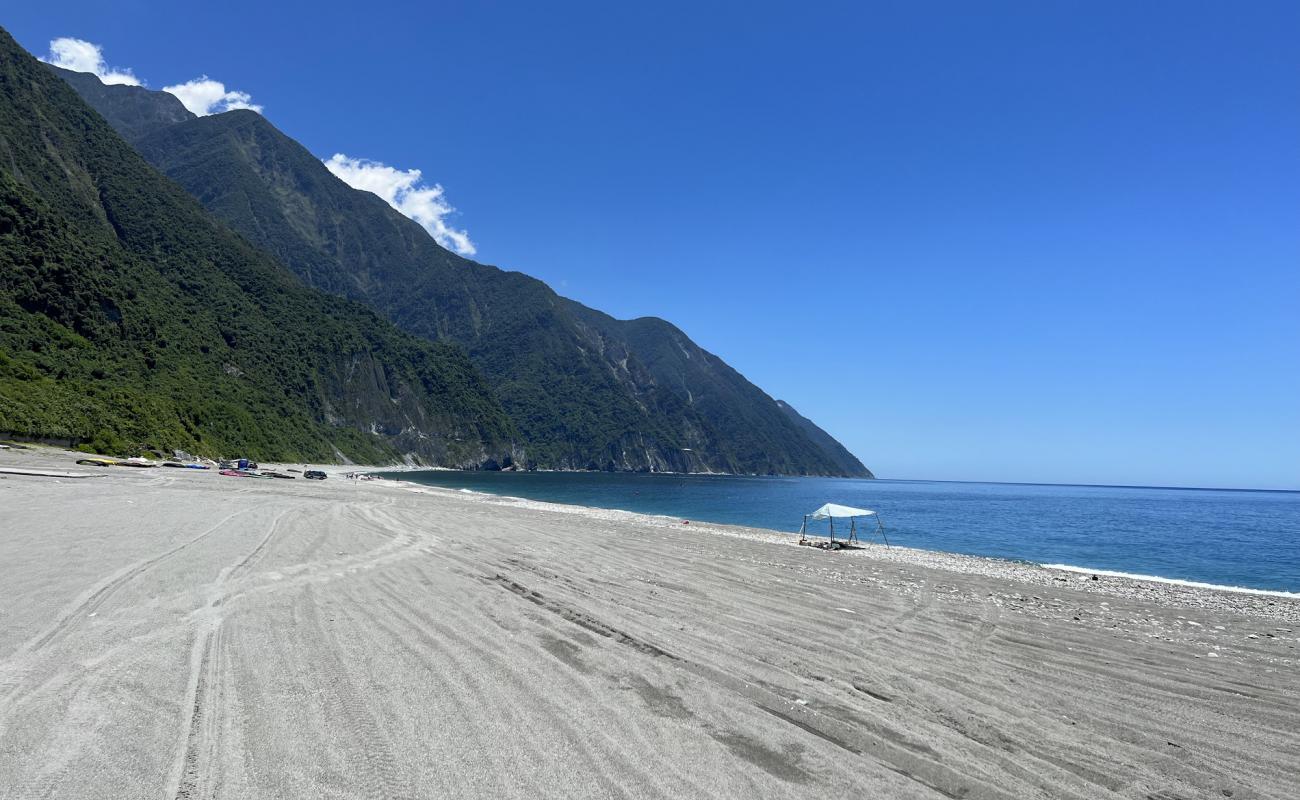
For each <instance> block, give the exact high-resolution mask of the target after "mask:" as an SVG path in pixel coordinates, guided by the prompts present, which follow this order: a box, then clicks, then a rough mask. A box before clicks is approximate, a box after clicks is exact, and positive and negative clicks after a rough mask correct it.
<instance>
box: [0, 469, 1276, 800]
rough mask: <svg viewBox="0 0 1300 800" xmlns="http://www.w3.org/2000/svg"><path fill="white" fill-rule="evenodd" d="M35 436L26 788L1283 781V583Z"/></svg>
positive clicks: (3, 773)
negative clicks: (778, 528) (1258, 585)
mask: <svg viewBox="0 0 1300 800" xmlns="http://www.w3.org/2000/svg"><path fill="white" fill-rule="evenodd" d="M70 460H71V459H70V457H69V456H67V455H60V454H59V453H57V452H49V453H36V454H23V455H11V454H8V453H7V451H6V453H5V454H4V455H0V466H19V467H29V468H31V469H32V470H33V471H56V470H58V471H63V470H64V469H65V468H66V470H67V471H70V472H78V473H84V474H98V475H101V478H100V479H99V480H93V481H91V480H69V479H66V478H62V477H52V476H51V477H41V476H34V475H18V474H12V473H0V497H3V515H4V524H3V525H0V622H3V624H0V736H3V740H4V742H5V744H6V746H5V747H0V786H17V787H21V789H23V790H26V792H27V793H28V794H31V795H33V796H53V795H58V796H67V797H73V796H87V794H88V792H90V793H93V794H95V795H96V796H104V797H140V796H166V797H175V796H182V795H184V796H205V797H213V798H217V799H219V800H227V799H231V800H233V798H239V797H270V796H293V797H314V796H320V795H321V794H322V793H325V794H331V795H334V796H339V797H411V798H426V797H428V798H434V797H464V796H492V797H501V798H504V799H505V800H515V799H516V798H518V799H519V800H523V798H533V797H546V796H566V797H575V798H591V800H595V798H605V797H610V796H620V795H636V796H639V797H653V798H665V800H666V799H667V798H674V800H676V798H692V800H693V799H694V798H699V800H704V799H705V798H714V797H746V798H749V797H753V798H772V799H773V800H776V798H781V799H782V800H785V798H798V799H800V800H802V799H803V798H807V800H813V799H814V798H817V799H818V800H820V798H825V797H858V796H872V797H907V798H918V799H919V800H945V798H952V797H970V798H989V799H990V800H1012V798H1021V797H1051V798H1054V799H1055V798H1061V800H1091V798H1095V797H1099V796H1116V797H1125V798H1134V799H1135V800H1136V799H1137V798H1146V797H1209V796H1215V797H1218V796H1225V797H1226V796H1233V797H1254V798H1278V800H1282V798H1287V797H1289V796H1290V794H1291V793H1292V792H1293V789H1294V787H1295V786H1296V785H1297V784H1298V783H1300V761H1298V760H1297V759H1296V757H1295V756H1296V753H1297V751H1296V742H1295V737H1294V731H1295V730H1296V729H1297V726H1300V691H1298V690H1297V688H1296V687H1297V686H1300V633H1298V631H1300V624H1297V623H1296V622H1295V621H1294V620H1295V619H1297V618H1298V617H1300V602H1296V601H1292V600H1289V599H1281V598H1265V597H1260V596H1254V595H1243V594H1233V593H1228V592H1219V591H1210V590H1205V589H1196V588H1192V587H1178V586H1172V585H1167V584H1156V583H1143V582H1140V581H1131V580H1127V579H1123V578H1100V579H1099V580H1097V581H1093V580H1091V576H1090V575H1072V574H1069V573H1063V572H1060V571H1055V570H1050V569H1047V568H1043V567H1037V566H1033V565H1028V564H1021V563H1017V562H1003V561H995V560H992V559H983V558H978V557H971V556H955V555H948V554H942V553H934V552H930V551H923V550H913V549H910V548H901V547H894V548H890V549H888V550H886V549H885V548H884V547H883V546H882V545H871V546H867V547H865V548H864V549H862V550H853V551H839V552H836V553H829V552H825V551H822V550H818V549H815V548H808V547H800V546H798V545H795V544H793V543H792V542H793V539H794V537H793V536H792V535H791V534H781V533H775V532H771V531H765V530H762V529H753V528H743V527H737V526H723V525H709V524H698V523H694V522H692V523H691V524H690V525H683V524H681V520H679V519H676V518H671V517H654V516H648V515H642V514H635V513H631V512H626V511H609V510H597V509H590V508H586V507H582V506H569V505H561V504H555V503H543V502H539V501H530V500H518V499H511V498H505V497H502V496H499V495H489V494H483V493H476V492H467V491H460V490H456V489H445V488H436V487H427V486H422V485H419V484H414V483H411V482H409V481H403V480H400V479H397V480H394V479H392V478H389V479H376V480H371V481H350V480H346V479H344V478H343V476H344V475H346V474H347V473H349V472H356V471H358V470H357V468H356V466H355V465H343V466H340V465H326V467H325V471H326V472H327V473H328V474H329V476H330V479H329V480H326V481H306V480H282V481H277V480H247V479H243V480H241V479H236V478H230V477H222V476H219V475H217V474H214V473H212V472H210V471H200V470H180V469H176V470H167V469H127V468H119V467H111V468H102V469H101V468H84V469H82V468H74V467H72V466H70V465H69V463H70ZM294 466H301V465H294ZM86 787H91V789H90V790H87V788H86ZM0 793H3V792H2V791H0Z"/></svg>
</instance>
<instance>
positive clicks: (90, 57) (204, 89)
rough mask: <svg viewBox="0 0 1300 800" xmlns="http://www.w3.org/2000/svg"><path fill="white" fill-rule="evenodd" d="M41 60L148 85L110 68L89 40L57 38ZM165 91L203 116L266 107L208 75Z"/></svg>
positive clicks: (114, 81)
mask: <svg viewBox="0 0 1300 800" xmlns="http://www.w3.org/2000/svg"><path fill="white" fill-rule="evenodd" d="M41 60H42V61H44V62H46V63H47V64H53V65H54V66H56V67H63V68H64V69H70V70H72V71H74V72H89V73H92V74H94V75H95V76H96V77H98V78H99V79H100V80H101V81H103V82H104V83H106V84H110V85H111V84H125V85H127V86H143V85H144V81H142V80H140V79H139V78H137V77H136V76H135V73H133V72H131V70H130V69H127V68H124V67H123V68H116V67H115V68H110V67H109V66H108V65H107V64H105V63H104V48H102V47H100V46H99V45H97V44H95V43H93V42H88V41H86V40H85V39H74V38H72V37H70V36H64V37H61V38H58V39H55V40H54V41H52V42H50V54H49V56H47V57H46V58H43V59H41ZM163 91H164V92H171V93H172V94H174V95H176V97H177V98H179V99H180V101H181V103H182V104H184V106H185V107H186V108H188V109H189V110H190V111H191V112H192V113H194V114H197V115H199V116H200V117H206V116H207V115H209V114H217V113H220V112H222V111H231V110H233V109H236V108H246V109H249V110H250V111H256V112H257V113H259V114H261V113H262V107H261V106H260V105H257V104H255V103H254V102H253V98H252V96H250V95H249V94H248V92H237V91H235V90H233V89H231V90H229V91H227V90H226V85H225V84H224V83H222V82H221V81H214V80H212V79H211V78H209V77H208V76H207V75H203V76H201V77H198V78H195V79H194V80H192V81H186V82H185V83H178V84H176V85H175V86H164V87H163Z"/></svg>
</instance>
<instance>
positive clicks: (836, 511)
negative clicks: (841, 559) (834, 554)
mask: <svg viewBox="0 0 1300 800" xmlns="http://www.w3.org/2000/svg"><path fill="white" fill-rule="evenodd" d="M862 517H875V521H876V530H878V531H880V538H882V539H884V540H885V547H888V546H889V537H888V536H886V535H885V524H884V523H883V522H881V521H880V515H879V514H877V513H876V512H875V511H872V510H871V509H869V508H854V507H853V506H842V505H839V504H838V503H827V504H826V505H824V506H822V507H821V508H819V509H817V510H816V511H814V512H812V513H811V514H804V515H803V525H802V526H800V528H799V544H803V545H808V546H810V547H823V548H826V549H828V550H839V549H840V548H841V547H853V546H856V545H857V543H858V520H859V519H860V518H862ZM837 518H838V519H847V520H848V521H849V536H848V538H847V539H843V540H837V539H836V538H835V520H836V519H837ZM810 519H811V520H821V519H824V520H826V521H827V522H829V523H830V526H831V539H830V541H829V542H827V543H825V544H822V543H820V542H813V541H811V540H810V539H809V538H808V520H810Z"/></svg>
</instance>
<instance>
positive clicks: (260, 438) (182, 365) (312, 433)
mask: <svg viewBox="0 0 1300 800" xmlns="http://www.w3.org/2000/svg"><path fill="white" fill-rule="evenodd" d="M87 86H89V84H87ZM92 88H93V87H92ZM118 88H128V87H113V89H114V91H112V92H109V93H106V94H105V95H104V96H105V97H113V98H119V97H120V98H125V99H124V100H122V101H121V103H120V106H121V108H123V109H125V110H127V111H128V112H129V113H130V114H137V113H139V114H141V115H142V118H143V117H148V119H150V120H152V122H151V124H157V123H159V122H164V121H169V120H174V119H175V118H180V119H183V118H184V116H185V115H184V114H180V113H178V112H177V111H176V109H175V108H174V107H172V108H171V109H170V111H168V110H167V109H166V108H165V107H163V106H162V105H161V104H159V103H158V102H156V101H157V98H154V97H152V96H151V95H149V93H147V92H146V93H144V94H142V92H144V91H145V90H136V89H132V90H131V92H130V93H123V92H118V91H116V89H118ZM155 109H158V110H155ZM181 111H184V109H183V108H182V109H181ZM141 124H142V125H143V124H144V123H141ZM0 431H5V432H7V433H10V434H20V435H25V436H32V437H41V438H52V439H63V440H67V439H71V440H74V441H81V442H84V443H86V444H88V445H89V446H90V447H91V448H92V449H97V450H100V451H103V452H121V451H124V450H129V449H135V448H139V447H141V446H144V447H151V448H155V449H162V450H166V449H169V448H184V449H187V450H190V451H193V452H198V453H203V454H208V455H233V454H247V455H252V456H254V457H256V458H263V459H267V460H309V459H310V460H331V461H333V460H338V459H341V458H350V459H354V460H365V461H370V462H377V461H380V460H389V459H395V458H398V457H401V456H403V455H406V454H414V455H416V456H419V457H420V458H422V459H424V460H426V461H432V462H435V463H442V464H449V465H475V464H478V463H481V462H482V461H483V460H485V459H504V458H506V457H507V456H508V455H509V453H510V446H511V441H512V440H513V438H514V437H515V436H516V435H517V434H516V431H515V430H514V428H513V426H512V424H511V422H510V420H509V418H508V417H507V415H506V414H505V413H504V411H503V410H502V409H501V407H500V405H499V404H498V403H497V402H496V400H495V399H494V398H493V395H492V393H491V390H490V389H489V387H488V386H487V385H486V383H485V382H484V379H483V377H482V376H481V375H480V374H479V373H478V371H477V370H476V369H475V368H474V367H473V365H472V363H471V362H470V361H469V359H468V356H467V355H466V354H465V353H464V352H463V350H462V349H460V348H459V347H456V346H454V345H451V344H448V343H437V344H432V343H429V342H427V341H425V340H423V339H421V338H419V337H415V336H412V335H410V334H406V333H403V332H402V331H399V330H397V329H396V328H395V327H394V326H393V325H392V324H391V323H389V322H388V321H386V320H384V319H383V318H382V317H380V316H378V315H376V314H375V313H374V312H372V311H370V310H369V309H367V308H365V307H363V306H361V305H359V304H357V303H354V302H351V301H347V300H344V299H341V298H337V297H334V296H332V295H329V294H326V293H323V292H319V291H316V290H313V289H310V288H307V287H305V286H304V285H303V284H302V282H301V281H299V280H298V279H297V278H296V277H295V276H294V275H293V274H292V273H290V272H289V271H287V270H285V269H284V267H283V266H282V265H280V264H279V263H278V262H276V261H275V260H274V259H273V258H271V257H270V256H268V255H266V254H264V253H262V252H260V251H258V250H256V249H255V248H254V247H252V246H251V245H250V244H249V243H248V242H247V241H245V240H244V239H243V238H242V237H240V236H239V235H237V234H235V233H234V232H232V231H231V230H230V229H229V228H228V227H227V226H226V225H224V224H223V223H221V222H219V221H217V220H216V219H215V218H213V217H212V216H211V215H210V214H209V213H208V212H206V211H205V210H204V209H203V207H202V206H201V205H199V204H198V203H197V202H195V200H194V199H193V198H191V197H190V196H189V195H188V194H186V192H185V191H184V190H183V189H181V188H180V187H179V186H177V185H176V184H175V183H173V182H172V181H170V180H168V179H167V178H166V177H164V176H163V175H161V174H160V173H158V172H157V171H156V170H155V169H154V168H153V167H151V166H150V165H149V164H148V163H147V162H145V160H144V159H143V158H141V157H140V156H139V154H138V153H136V151H135V150H134V149H132V147H131V146H130V145H129V144H128V143H127V142H125V141H124V140H123V139H122V137H121V136H120V135H119V134H118V133H117V132H116V131H114V129H113V128H112V127H110V126H109V125H108V123H106V122H105V120H104V119H103V118H102V117H101V116H100V115H99V114H98V113H96V112H95V111H94V110H92V109H91V108H90V107H89V106H88V105H87V104H86V103H85V102H83V101H82V99H81V98H80V97H79V96H78V94H77V93H76V92H74V91H73V90H72V89H71V88H70V87H69V85H68V84H67V83H65V82H64V81H62V80H60V79H59V78H58V77H56V76H55V75H54V74H52V73H51V72H50V70H49V69H47V68H46V67H45V66H44V65H41V64H40V63H39V62H37V61H36V59H34V58H32V57H31V56H30V55H28V54H27V53H26V52H24V51H23V50H22V49H21V48H20V47H19V46H18V45H17V43H16V42H14V40H13V39H12V38H11V37H10V36H9V34H8V33H7V32H5V31H3V30H0Z"/></svg>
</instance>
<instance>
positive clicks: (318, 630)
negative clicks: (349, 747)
mask: <svg viewBox="0 0 1300 800" xmlns="http://www.w3.org/2000/svg"><path fill="white" fill-rule="evenodd" d="M302 608H303V622H304V624H305V626H306V627H307V628H308V629H309V630H310V631H311V632H312V635H311V637H310V638H311V639H314V640H315V641H317V642H319V643H320V644H321V647H320V648H319V649H318V651H317V652H319V654H320V658H318V659H316V660H315V661H314V662H313V664H312V665H313V666H314V667H315V668H316V669H318V670H320V672H321V681H320V683H321V686H322V688H323V689H324V690H325V693H326V697H328V698H329V704H330V706H331V707H332V708H333V710H334V711H335V712H336V713H337V714H338V715H339V716H341V717H343V719H344V721H345V724H346V726H347V731H348V733H349V734H351V735H353V736H355V737H356V738H357V740H358V745H359V749H360V751H361V753H362V756H363V758H362V760H361V769H360V777H361V779H362V782H363V783H364V784H365V791H364V796H365V797H369V798H374V800H403V798H410V797H412V796H413V795H412V792H411V791H410V787H409V786H407V785H406V782H405V781H404V780H403V779H402V775H401V769H400V768H399V767H398V764H397V759H396V758H395V757H394V756H393V750H392V747H391V746H390V745H389V742H388V738H387V736H386V735H385V734H384V731H383V729H382V728H381V727H380V725H379V723H378V722H376V721H375V717H374V715H373V714H371V713H370V710H369V709H367V708H366V704H365V701H364V700H363V699H362V697H361V694H360V692H359V691H358V690H357V687H356V684H355V682H354V681H353V679H352V676H351V674H350V673H349V672H348V669H347V665H346V664H345V663H344V662H343V658H342V656H341V655H340V653H341V652H342V650H343V647H342V645H341V644H340V643H339V641H338V637H337V636H335V635H334V633H333V631H331V630H329V629H328V628H326V627H325V626H324V625H322V624H321V622H320V615H319V613H318V600H317V597H316V592H315V590H314V589H313V587H312V586H310V585H308V586H307V587H306V589H305V590H304V592H303V603H302Z"/></svg>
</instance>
